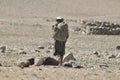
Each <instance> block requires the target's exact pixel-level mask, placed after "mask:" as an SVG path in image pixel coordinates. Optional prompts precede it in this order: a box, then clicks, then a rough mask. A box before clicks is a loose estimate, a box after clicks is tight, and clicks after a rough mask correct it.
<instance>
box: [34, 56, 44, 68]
mask: <svg viewBox="0 0 120 80" xmlns="http://www.w3.org/2000/svg"><path fill="white" fill-rule="evenodd" d="M42 64H43V59H42V58H41V57H36V58H35V61H34V65H35V66H41V65H42Z"/></svg>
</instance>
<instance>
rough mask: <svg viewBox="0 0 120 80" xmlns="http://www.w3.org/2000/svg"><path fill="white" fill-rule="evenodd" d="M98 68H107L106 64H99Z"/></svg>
mask: <svg viewBox="0 0 120 80" xmlns="http://www.w3.org/2000/svg"><path fill="white" fill-rule="evenodd" d="M99 67H100V68H103V67H109V66H108V65H107V64H101V65H99Z"/></svg>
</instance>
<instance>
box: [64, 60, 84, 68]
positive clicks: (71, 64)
mask: <svg viewBox="0 0 120 80" xmlns="http://www.w3.org/2000/svg"><path fill="white" fill-rule="evenodd" d="M63 66H64V67H72V68H83V66H80V65H79V64H78V63H77V61H75V60H70V61H68V62H64V63H63Z"/></svg>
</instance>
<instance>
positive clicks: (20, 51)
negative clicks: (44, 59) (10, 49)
mask: <svg viewBox="0 0 120 80" xmlns="http://www.w3.org/2000/svg"><path fill="white" fill-rule="evenodd" d="M18 54H27V52H25V51H24V49H20V50H19V51H18Z"/></svg>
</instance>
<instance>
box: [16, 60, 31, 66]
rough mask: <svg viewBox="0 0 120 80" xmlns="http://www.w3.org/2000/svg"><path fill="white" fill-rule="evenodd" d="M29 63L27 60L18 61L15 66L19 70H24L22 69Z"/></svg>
mask: <svg viewBox="0 0 120 80" xmlns="http://www.w3.org/2000/svg"><path fill="white" fill-rule="evenodd" d="M29 65H30V62H29V61H28V60H20V61H18V63H17V66H19V67H20V68H24V67H29Z"/></svg>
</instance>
